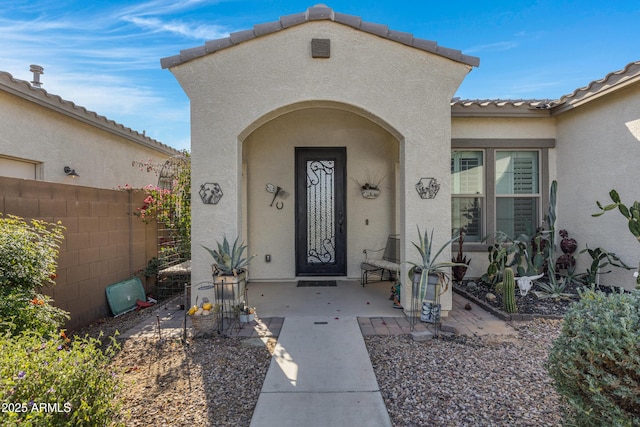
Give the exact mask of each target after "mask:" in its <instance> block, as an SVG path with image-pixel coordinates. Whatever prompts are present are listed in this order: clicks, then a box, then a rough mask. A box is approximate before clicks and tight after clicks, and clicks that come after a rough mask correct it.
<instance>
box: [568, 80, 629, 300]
mask: <svg viewBox="0 0 640 427" xmlns="http://www.w3.org/2000/svg"><path fill="white" fill-rule="evenodd" d="M557 122H558V129H557V133H558V140H557V155H558V156H557V170H558V227H560V228H566V229H567V231H568V232H569V235H570V236H571V237H573V238H574V239H576V240H577V242H578V245H579V248H578V251H579V250H582V249H584V248H585V245H589V247H590V248H594V247H598V246H600V247H602V248H604V249H606V250H608V251H610V252H614V253H615V254H617V255H619V256H620V258H621V259H622V260H623V261H624V262H626V263H627V264H629V265H631V266H635V267H637V265H638V261H640V244H638V242H637V241H636V240H635V238H634V237H633V235H632V234H631V233H630V232H629V230H628V228H627V223H626V220H625V219H624V217H623V216H622V215H621V214H620V213H619V212H617V211H613V212H608V213H607V214H606V215H604V216H602V217H599V218H593V217H591V214H593V213H596V212H598V208H597V206H596V201H597V200H599V201H600V202H601V203H603V204H608V203H610V202H611V199H610V198H609V191H610V190H611V189H616V190H617V191H618V193H619V194H620V197H621V198H622V201H623V202H624V203H625V204H627V205H629V204H631V203H632V202H633V201H635V200H640V186H639V182H638V170H639V161H640V84H637V83H636V84H635V86H632V87H629V88H626V89H623V90H619V91H617V92H616V93H615V95H613V96H605V97H602V98H600V99H598V100H594V101H591V102H590V103H588V104H586V105H584V106H581V107H577V108H575V109H573V110H571V111H568V112H565V113H562V114H560V115H558V116H557ZM590 259H591V258H590V257H589V255H588V254H586V253H585V254H582V255H581V256H580V258H579V271H584V270H585V269H586V267H587V263H588V261H589V260H590ZM602 283H605V284H609V285H615V286H621V285H622V286H625V287H626V288H629V289H630V288H632V287H633V286H634V283H635V282H634V278H633V277H632V272H629V271H625V270H620V269H615V270H614V272H613V273H611V274H607V275H603V276H602Z"/></svg>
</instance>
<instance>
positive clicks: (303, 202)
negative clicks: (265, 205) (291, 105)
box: [296, 147, 347, 276]
mask: <svg viewBox="0 0 640 427" xmlns="http://www.w3.org/2000/svg"><path fill="white" fill-rule="evenodd" d="M346 160H347V152H346V149H345V148H344V147H338V148H333V147H332V148H296V274H297V275H299V276H324V275H332V276H334V275H335V276H344V275H346V274H347V251H346V246H347V242H346V236H347V222H346V197H345V177H346Z"/></svg>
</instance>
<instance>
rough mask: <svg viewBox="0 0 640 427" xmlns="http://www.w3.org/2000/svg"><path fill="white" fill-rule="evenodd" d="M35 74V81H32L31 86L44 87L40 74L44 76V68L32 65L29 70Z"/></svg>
mask: <svg viewBox="0 0 640 427" xmlns="http://www.w3.org/2000/svg"><path fill="white" fill-rule="evenodd" d="M29 71H31V72H32V73H33V80H31V84H32V85H34V86H36V87H40V86H42V82H40V74H44V68H42V67H41V66H39V65H33V64H32V65H31V68H30V69H29Z"/></svg>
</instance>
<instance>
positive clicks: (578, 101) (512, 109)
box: [451, 61, 640, 117]
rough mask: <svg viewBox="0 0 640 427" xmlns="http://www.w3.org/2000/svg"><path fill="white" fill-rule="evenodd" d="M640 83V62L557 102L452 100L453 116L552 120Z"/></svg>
mask: <svg viewBox="0 0 640 427" xmlns="http://www.w3.org/2000/svg"><path fill="white" fill-rule="evenodd" d="M638 82H640V61H635V62H631V63H629V64H627V66H626V67H624V68H623V69H622V70H619V71H614V72H612V73H609V74H607V75H606V76H605V77H603V78H602V79H600V80H594V81H592V82H591V83H589V84H588V85H587V86H585V87H583V88H579V89H576V90H575V91H573V92H572V93H570V94H568V95H564V96H562V97H561V98H560V99H557V100H550V99H521V100H511V99H470V100H461V99H458V98H455V99H454V100H452V101H451V115H452V116H453V117H551V116H556V115H558V114H562V113H564V112H566V111H569V110H571V109H573V108H576V107H579V106H580V105H584V104H586V103H588V102H590V101H593V100H595V99H598V98H600V97H602V96H605V95H608V94H611V93H613V92H615V91H617V90H620V89H623V88H625V87H628V86H629V85H632V84H636V83H638Z"/></svg>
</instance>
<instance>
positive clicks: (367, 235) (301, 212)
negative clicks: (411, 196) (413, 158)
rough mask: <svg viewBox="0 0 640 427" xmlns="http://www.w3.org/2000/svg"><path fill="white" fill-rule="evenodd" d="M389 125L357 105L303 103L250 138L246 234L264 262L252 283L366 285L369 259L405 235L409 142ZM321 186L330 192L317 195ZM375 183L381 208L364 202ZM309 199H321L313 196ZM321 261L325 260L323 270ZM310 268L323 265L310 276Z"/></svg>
mask: <svg viewBox="0 0 640 427" xmlns="http://www.w3.org/2000/svg"><path fill="white" fill-rule="evenodd" d="M379 122H380V121H379V120H377V119H376V118H374V117H367V116H366V113H365V112H362V111H359V110H358V109H356V108H354V107H351V106H345V105H341V104H336V103H325V104H320V103H313V104H300V105H298V106H296V107H295V108H290V107H289V108H287V111H284V112H281V113H280V114H278V113H277V112H275V113H274V114H273V115H271V116H270V117H267V118H263V120H261V123H260V124H259V125H258V126H253V127H252V128H251V131H250V132H247V133H246V137H244V139H243V140H242V159H243V180H244V185H243V191H244V197H243V199H244V202H245V203H244V206H245V208H244V212H243V217H244V218H245V219H246V220H245V221H244V224H246V230H245V235H246V240H247V243H248V245H249V250H250V252H251V253H258V254H264V255H263V256H261V257H259V258H257V259H254V260H253V261H252V265H251V280H286V279H288V280H291V279H294V278H295V277H297V276H303V275H326V276H346V277H347V278H358V277H359V276H360V269H359V265H360V262H361V261H362V257H363V254H362V250H363V249H365V248H374V247H378V246H380V245H382V246H384V242H385V240H386V237H387V236H388V235H389V234H392V233H397V232H398V230H399V226H398V214H397V211H396V206H397V201H396V199H397V197H398V194H399V193H398V185H399V182H398V178H397V170H398V168H399V164H400V142H399V137H397V136H394V134H393V133H394V131H393V130H388V126H386V124H384V123H382V124H379ZM383 126H386V127H387V128H385V127H383ZM305 156H306V157H305ZM336 156H337V157H336ZM296 158H298V162H296ZM301 159H305V160H301ZM296 164H298V167H297V169H298V170H296ZM318 165H320V166H322V167H319V166H318ZM307 168H310V169H309V170H313V172H308V171H307ZM296 174H297V175H298V177H297V178H296ZM311 175H313V176H311ZM336 175H338V176H336ZM317 179H322V180H323V182H324V184H323V187H322V188H320V187H317V186H316V187H315V188H311V186H309V188H307V184H309V183H312V184H314V183H315V181H316V180H317ZM368 181H372V182H374V181H375V182H376V183H378V184H379V185H380V190H381V191H380V195H379V196H378V197H377V198H376V199H367V198H364V197H363V195H362V192H361V186H362V185H363V184H364V183H366V182H368ZM327 183H329V184H327ZM269 185H270V186H269ZM268 186H269V188H268ZM303 187H304V188H303ZM329 187H330V188H329ZM278 188H279V190H278ZM273 189H275V190H276V191H275V192H274V191H272V190H273ZM270 190H271V191H270ZM308 191H313V196H310V197H306V195H307V194H310V193H307V192H308ZM325 192H328V193H327V194H325ZM333 192H335V194H334V193H333ZM336 200H337V202H336ZM334 203H335V204H334ZM327 223H328V224H327ZM326 228H330V229H332V231H329V232H327V233H328V237H327V235H325V234H322V233H325V229H326ZM318 230H319V231H318ZM333 231H335V234H336V235H334V236H332V235H331V234H332V233H333ZM318 233H320V234H322V235H321V237H318V236H317V235H316V234H318ZM305 234H308V236H305ZM306 237H308V239H306V240H305V238H306ZM332 237H335V239H334V240H331V238H332ZM341 238H342V240H340V239H341ZM316 240H317V241H316ZM303 241H304V242H303ZM314 245H317V249H316V246H314ZM327 246H332V247H330V248H328V247H327ZM325 250H326V251H327V252H326V253H325V252H322V251H325ZM332 251H334V252H333V253H331V252H332ZM303 252H305V253H303ZM320 252H322V253H320ZM316 256H317V257H318V259H319V260H320V261H318V262H315V261H313V258H314V257H316ZM332 256H333V258H332ZM341 258H343V261H344V265H342V266H340V265H337V264H339V263H340V261H341ZM306 259H308V260H311V262H310V263H311V264H314V262H315V265H311V266H310V267H311V268H308V269H307V268H305V267H304V266H302V267H301V264H304V260H306ZM296 260H297V262H296ZM322 260H324V261H322ZM325 261H326V264H323V262H325ZM334 267H335V268H334Z"/></svg>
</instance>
